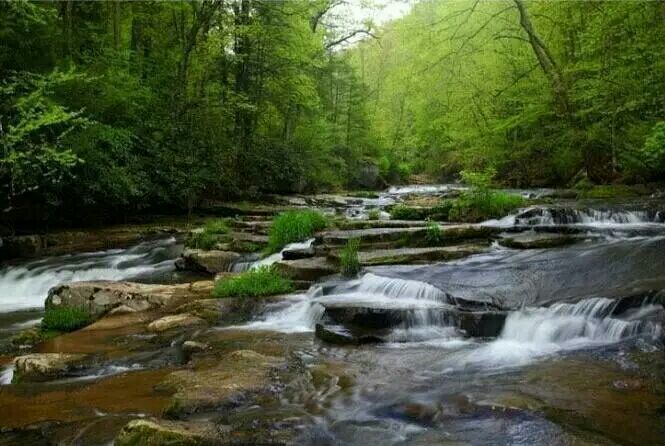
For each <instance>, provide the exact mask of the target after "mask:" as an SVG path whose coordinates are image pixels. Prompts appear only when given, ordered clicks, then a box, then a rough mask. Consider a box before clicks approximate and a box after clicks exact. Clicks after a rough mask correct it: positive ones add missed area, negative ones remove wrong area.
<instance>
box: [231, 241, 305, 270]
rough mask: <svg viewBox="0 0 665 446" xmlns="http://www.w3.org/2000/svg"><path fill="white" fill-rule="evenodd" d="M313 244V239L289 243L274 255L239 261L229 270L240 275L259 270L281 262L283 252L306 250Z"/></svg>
mask: <svg viewBox="0 0 665 446" xmlns="http://www.w3.org/2000/svg"><path fill="white" fill-rule="evenodd" d="M313 244H314V239H313V238H311V239H309V240H306V241H304V242H296V243H290V244H288V245H286V246H285V247H284V248H282V250H281V251H280V252H277V253H275V254H270V255H269V256H268V257H264V258H263V259H258V260H257V259H251V260H240V261H238V262H234V263H233V264H232V265H231V268H230V269H231V272H234V273H242V272H245V271H249V270H250V269H256V268H260V267H262V266H270V265H272V264H275V263H277V262H279V261H281V260H282V259H283V258H284V255H283V253H284V251H292V250H296V249H308V248H311V247H312V245H313Z"/></svg>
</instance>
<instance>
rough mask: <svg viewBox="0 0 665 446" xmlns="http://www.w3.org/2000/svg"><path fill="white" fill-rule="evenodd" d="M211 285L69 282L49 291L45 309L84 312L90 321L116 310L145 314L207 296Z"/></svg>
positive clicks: (102, 281) (207, 282)
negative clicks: (72, 309)
mask: <svg viewBox="0 0 665 446" xmlns="http://www.w3.org/2000/svg"><path fill="white" fill-rule="evenodd" d="M211 287H212V283H211V282H210V281H204V282H203V283H201V282H195V283H193V284H178V285H150V284H143V283H134V282H113V281H107V280H98V281H90V282H72V283H66V284H63V285H59V286H57V287H54V288H51V290H50V291H49V294H48V297H47V298H46V304H45V305H46V308H47V309H48V308H58V307H67V308H83V309H85V310H86V311H87V312H88V313H90V315H91V316H93V317H99V316H102V315H103V314H105V313H107V312H109V311H111V310H113V309H115V308H117V307H121V306H123V307H125V308H124V310H125V311H126V312H127V311H128V310H134V311H145V310H152V309H157V308H164V307H169V306H172V305H180V304H182V303H185V302H187V301H189V300H193V299H196V298H197V297H202V296H209V294H210V290H211Z"/></svg>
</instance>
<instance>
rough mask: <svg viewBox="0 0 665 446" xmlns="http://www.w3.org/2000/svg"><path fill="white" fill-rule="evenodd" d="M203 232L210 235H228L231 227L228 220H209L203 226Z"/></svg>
mask: <svg viewBox="0 0 665 446" xmlns="http://www.w3.org/2000/svg"><path fill="white" fill-rule="evenodd" d="M203 231H204V232H207V233H210V234H228V233H229V225H228V223H227V222H226V220H209V221H207V222H206V223H205V225H204V226H203Z"/></svg>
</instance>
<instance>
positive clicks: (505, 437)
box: [0, 185, 665, 445]
mask: <svg viewBox="0 0 665 446" xmlns="http://www.w3.org/2000/svg"><path fill="white" fill-rule="evenodd" d="M460 190H463V188H462V187H459V186H452V185H436V186H426V187H423V186H414V187H403V188H394V189H391V190H389V191H387V192H385V193H381V194H377V195H376V196H371V197H370V198H359V197H351V196H334V195H322V196H312V197H307V196H300V197H287V198H275V199H274V200H273V201H274V203H271V204H265V203H264V204H262V205H260V206H252V205H248V204H242V205H229V204H226V203H213V204H210V209H211V210H214V211H216V212H218V213H220V214H223V215H230V216H235V218H234V219H233V220H232V221H229V225H231V226H232V227H231V231H230V236H227V237H226V239H225V240H223V243H220V244H218V245H217V246H214V247H213V249H207V250H201V249H191V248H188V249H184V248H183V245H182V240H183V237H184V236H185V234H184V233H182V234H180V232H182V231H188V230H190V229H191V228H182V227H181V228H174V229H178V231H171V230H164V231H162V232H160V233H158V234H157V233H155V234H151V235H150V237H149V239H145V238H142V239H141V241H139V243H138V244H134V245H132V246H130V247H125V248H118V249H111V250H106V251H93V252H78V248H73V249H74V250H76V251H77V252H76V253H70V254H65V253H64V252H58V254H60V256H58V257H45V258H38V259H32V260H29V261H24V262H13V263H12V265H11V266H6V267H5V268H4V269H3V270H1V271H0V291H1V292H2V293H1V294H0V311H1V312H2V313H0V346H1V348H2V351H1V352H0V427H1V428H2V429H0V444H86V445H87V444H117V445H134V444H298V445H301V444H302V445H338V444H340V445H360V444H363V445H364V444H367V443H374V444H382V445H383V444H386V445H425V444H427V445H429V444H442V445H443V444H445V445H453V444H456V445H457V444H459V445H462V444H465V445H466V444H469V445H471V444H473V445H476V444H483V445H484V444H488V445H489V444H492V445H514V444H544V445H562V444H563V445H567V444H570V445H581V444H583V445H614V444H617V445H646V444H649V445H652V444H653V445H658V444H665V440H663V438H665V437H664V435H663V432H665V412H664V411H665V372H663V370H665V359H664V358H665V357H664V349H663V339H664V333H663V325H664V324H665V291H663V290H665V214H664V213H663V211H665V205H663V203H662V202H659V201H658V200H657V199H652V200H649V199H645V200H643V201H640V202H639V203H613V202H607V201H605V202H577V201H571V200H570V199H569V198H565V197H567V196H568V195H567V194H565V193H560V194H557V193H556V191H550V190H539V191H514V193H520V194H522V195H524V196H529V197H533V198H539V199H540V198H542V197H544V196H547V197H549V198H547V199H546V200H544V199H540V200H539V201H534V202H532V203H529V206H527V207H525V208H524V209H520V210H517V211H515V212H513V213H512V214H511V215H509V216H506V217H505V218H503V219H499V220H492V221H487V222H483V223H479V224H460V223H455V222H438V223H432V222H426V221H418V220H407V221H405V220H397V219H396V220H392V219H390V218H389V213H388V211H389V210H390V208H391V206H394V205H395V204H397V203H407V204H409V205H411V206H418V207H420V208H427V207H431V206H436V203H437V202H438V201H437V200H440V199H441V198H442V197H445V196H454V195H456V194H459V193H460ZM559 197H564V198H559ZM294 208H295V209H302V208H308V209H310V208H316V209H319V210H321V211H322V212H326V213H328V214H329V215H331V217H332V218H333V224H334V227H333V228H329V229H327V230H325V231H322V232H320V233H317V234H315V236H314V237H313V238H312V239H311V240H302V241H300V242H299V243H295V244H292V245H288V246H286V247H284V248H283V249H282V250H281V251H280V252H278V253H275V254H272V255H270V256H263V255H261V254H259V252H261V249H262V248H263V246H265V244H266V243H268V239H267V236H266V234H267V232H268V230H269V228H270V225H271V218H272V216H273V215H275V214H276V213H279V212H281V211H283V210H285V209H294ZM371 211H375V212H371ZM370 213H371V214H372V218H376V217H378V219H370V218H369V217H370ZM377 213H378V215H377ZM433 224H435V225H436V226H437V228H438V229H436V238H435V240H434V239H433V238H432V236H431V234H432V231H433V229H432V225H433ZM350 239H358V240H360V252H359V254H358V260H359V263H360V265H361V267H362V268H363V269H362V271H361V273H360V274H359V275H358V276H357V277H353V278H345V277H342V276H340V275H339V273H338V272H339V264H340V249H341V248H342V247H343V246H344V245H345V244H346V243H347V241H348V240H350ZM137 241H138V239H137ZM72 246H78V245H72ZM249 247H251V248H252V249H249ZM254 247H257V249H254ZM269 264H273V265H275V268H277V270H278V271H280V272H281V273H282V274H283V275H284V276H287V277H290V278H291V279H293V280H294V283H295V284H296V286H297V288H298V289H299V290H298V291H295V292H293V293H290V294H287V295H278V296H270V297H262V298H247V297H238V298H224V299H219V298H214V297H213V296H212V289H213V281H214V280H215V277H217V278H220V277H230V276H233V275H236V274H239V273H240V272H241V271H245V270H248V269H252V268H256V267H257V266H261V265H269ZM44 303H45V304H46V305H47V306H49V307H63V308H69V307H75V308H85V310H86V312H87V313H88V314H90V315H91V318H92V320H91V321H90V323H89V324H88V325H87V326H85V327H84V328H81V329H79V330H76V331H73V332H71V333H66V334H59V335H55V336H53V334H51V335H45V334H44V333H43V332H41V331H40V329H39V326H38V324H39V321H40V318H41V316H42V313H43V305H44Z"/></svg>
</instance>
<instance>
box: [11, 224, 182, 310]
mask: <svg viewBox="0 0 665 446" xmlns="http://www.w3.org/2000/svg"><path fill="white" fill-rule="evenodd" d="M181 249H182V247H181V245H179V244H178V243H177V241H176V239H175V238H174V237H169V238H163V239H158V240H152V241H147V242H143V243H140V244H138V245H135V246H133V247H130V248H128V249H112V250H107V251H98V252H91V253H84V254H73V255H64V256H56V257H48V258H44V259H40V260H35V261H32V262H28V263H24V264H21V265H16V266H8V267H5V268H3V269H1V270H0V290H1V293H2V294H1V297H0V313H5V312H10V311H16V310H24V309H30V308H41V307H43V305H44V300H45V299H46V295H47V293H48V291H49V289H51V288H52V287H54V286H56V285H58V284H61V283H64V282H73V281H85V280H127V279H141V278H145V277H152V276H157V275H162V274H166V273H168V272H170V271H173V270H174V269H175V267H174V260H175V259H176V258H177V257H178V255H179V254H180V252H181Z"/></svg>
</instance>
